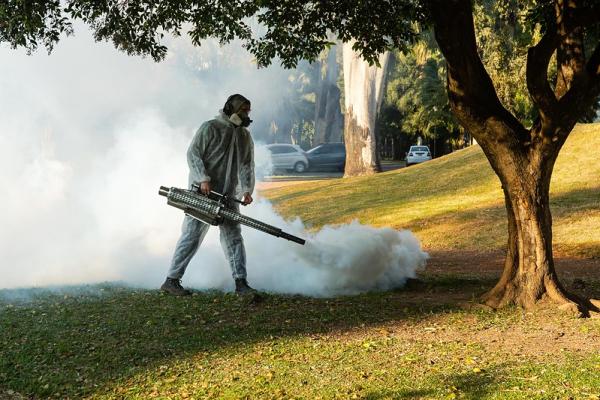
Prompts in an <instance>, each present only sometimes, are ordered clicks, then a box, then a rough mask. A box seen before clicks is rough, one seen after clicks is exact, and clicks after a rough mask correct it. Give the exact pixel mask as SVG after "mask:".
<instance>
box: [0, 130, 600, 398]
mask: <svg viewBox="0 0 600 400" xmlns="http://www.w3.org/2000/svg"><path fill="white" fill-rule="evenodd" d="M599 133H600V126H599V125H580V126H578V127H577V129H576V130H575V132H574V133H573V135H572V137H571V138H570V139H569V141H568V142H567V144H566V146H565V149H564V150H563V153H562V156H561V158H560V159H559V160H558V163H557V166H556V172H555V174H554V181H553V185H552V206H553V212H554V217H555V225H554V232H555V248H557V249H559V251H561V252H563V253H565V254H571V255H578V256H595V257H597V256H598V254H599V252H600V250H599V247H600V233H599V231H600V229H599V226H600V201H598V200H599V198H600V163H599V162H597V161H596V160H595V156H594V151H593V150H594V149H595V148H597V147H598V146H599V145H600V135H599ZM264 194H266V195H267V196H268V197H269V198H271V199H273V200H274V201H275V202H276V204H277V207H278V208H279V209H280V210H281V211H282V212H283V213H285V214H286V215H288V216H290V217H291V216H295V215H300V216H301V217H302V218H304V219H305V220H306V221H308V222H309V223H310V224H312V226H313V228H317V227H319V226H321V225H323V224H328V223H343V222H348V221H350V220H352V219H359V220H360V221H362V222H364V223H369V224H374V225H379V226H383V225H391V226H394V227H397V228H408V229H411V230H413V231H414V232H415V233H416V234H417V235H418V236H419V237H420V239H421V240H422V242H423V243H424V245H425V247H426V248H427V249H428V250H450V251H451V250H454V249H469V250H473V251H476V252H481V251H485V250H494V249H500V248H502V245H503V242H504V240H505V239H504V235H505V233H504V229H505V228H504V224H505V222H504V209H503V204H502V201H501V192H500V188H499V183H498V180H497V178H496V177H495V176H494V175H493V174H492V172H491V170H490V168H489V166H488V164H487V161H486V160H485V158H484V157H483V155H482V154H481V151H480V150H479V149H478V148H477V147H473V148H470V149H466V150H463V151H459V152H456V153H454V154H452V155H450V156H447V157H444V158H440V159H436V160H433V161H431V162H428V163H426V164H423V165H419V166H414V167H410V168H407V169H402V170H399V171H392V172H388V173H384V174H379V175H377V176H374V177H369V178H353V179H343V180H342V179H340V180H329V181H327V182H318V181H315V182H309V183H299V184H294V185H292V186H288V187H283V188H279V189H273V190H268V191H266V192H265V193H264ZM452 262H454V263H455V262H457V261H452ZM462 262H464V261H462ZM444 265H445V264H444V263H443V262H439V263H438V265H437V270H436V271H437V272H433V271H434V268H432V269H431V271H427V270H426V271H425V272H424V273H423V274H422V275H421V278H422V279H423V282H422V283H421V284H417V285H416V286H411V287H408V288H405V289H402V290H398V291H389V292H384V293H367V294H362V295H358V296H347V297H339V298H332V299H313V298H306V297H301V296H280V295H267V296H266V299H265V301H264V302H262V303H259V304H254V305H253V304H249V303H248V302H247V301H246V300H244V299H240V298H237V297H235V296H234V295H231V294H224V293H220V292H201V293H195V294H194V296H192V297H188V298H175V297H170V296H165V295H163V294H161V293H159V292H158V290H136V289H131V288H124V287H119V286H114V285H99V286H91V287H82V288H77V287H75V288H67V289H62V290H59V291H56V290H55V291H46V290H33V289H29V290H27V289H24V290H19V291H11V290H0V399H3V400H4V399H25V398H33V399H46V398H54V399H80V398H86V399H154V398H157V399H244V398H247V399H293V398H298V399H311V400H312V399H318V398H322V399H353V398H357V399H473V400H479V399H527V400H532V399H596V400H598V399H600V351H599V349H600V319H598V318H597V319H575V318H572V317H570V316H568V315H565V314H562V313H561V312H559V311H556V310H555V309H553V308H547V309H546V308H540V309H539V310H537V311H536V312H535V313H529V312H528V313H525V312H523V311H522V310H520V309H516V308H508V309H503V310H501V311H497V312H493V311H490V310H486V309H484V308H481V307H480V306H478V305H477V303H476V299H477V298H478V296H479V295H480V294H481V293H482V292H484V291H485V290H487V289H489V288H490V287H491V286H492V285H493V283H494V281H495V280H496V279H497V276H493V275H494V274H490V273H489V272H487V273H486V272H485V271H483V270H482V271H481V272H478V269H477V266H476V268H472V266H470V267H471V268H466V267H465V271H466V272H467V273H466V274H462V273H460V274H459V273H458V272H462V270H460V269H456V268H455V267H456V266H455V265H453V268H454V269H453V271H455V272H447V271H446V272H445V271H444ZM457 271H458V272H457ZM596 276H597V275H596ZM575 277H576V276H570V277H569V279H566V280H565V282H566V283H567V284H570V282H571V279H572V278H575ZM585 279H586V282H585V283H586V288H585V290H586V293H587V294H598V293H600V280H599V279H596V278H594V275H593V274H588V275H586V278H585Z"/></svg>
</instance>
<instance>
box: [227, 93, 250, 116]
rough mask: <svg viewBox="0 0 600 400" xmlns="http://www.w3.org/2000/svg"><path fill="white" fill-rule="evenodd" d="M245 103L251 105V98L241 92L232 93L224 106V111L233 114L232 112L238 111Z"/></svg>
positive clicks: (229, 114) (228, 114)
mask: <svg viewBox="0 0 600 400" xmlns="http://www.w3.org/2000/svg"><path fill="white" fill-rule="evenodd" d="M244 104H248V105H250V100H248V99H247V98H245V97H244V96H242V95H241V94H232V95H231V96H229V98H228V99H227V101H226V102H225V105H224V106H223V113H224V114H225V115H227V116H231V114H234V113H237V112H238V111H239V110H240V108H241V107H242V106H243V105H244Z"/></svg>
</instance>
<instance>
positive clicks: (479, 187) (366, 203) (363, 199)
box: [261, 124, 600, 257]
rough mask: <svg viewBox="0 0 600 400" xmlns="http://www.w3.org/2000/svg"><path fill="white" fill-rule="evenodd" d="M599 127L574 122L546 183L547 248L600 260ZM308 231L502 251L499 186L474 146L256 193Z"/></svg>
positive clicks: (437, 247) (503, 230)
mask: <svg viewBox="0 0 600 400" xmlns="http://www.w3.org/2000/svg"><path fill="white" fill-rule="evenodd" d="M598 148H600V124H580V125H578V126H577V127H576V128H575V130H574V131H573V133H572V134H571V136H570V137H569V139H568V140H567V142H566V144H565V146H564V148H563V149H562V151H561V154H560V156H559V158H558V160H557V162H556V166H555V170H554V175H553V179H552V185H551V208H552V212H553V217H554V246H555V250H557V251H558V252H559V253H561V254H562V255H569V256H583V257H600V161H599V160H598V156H597V151H595V149H598ZM261 193H262V194H263V195H264V196H266V197H267V198H269V199H271V200H272V201H273V202H274V204H275V205H276V207H277V209H278V210H279V211H280V212H281V213H282V214H284V215H287V216H290V217H292V216H299V217H300V218H302V219H303V220H304V221H306V223H307V224H309V226H312V227H313V228H318V227H319V226H322V225H325V224H340V223H346V222H349V221H351V220H353V219H358V220H359V221H360V222H362V223H365V224H371V225H375V226H392V227H395V228H398V229H410V230H411V231H413V232H414V233H415V234H416V235H417V237H419V239H420V240H421V242H422V244H423V246H424V247H425V248H426V249H427V250H455V249H465V250H473V251H487V250H498V249H502V248H503V247H504V245H505V241H506V214H505V209H504V198H503V195H502V190H501V187H500V181H499V180H498V178H497V177H496V176H495V174H494V173H493V171H492V169H491V168H490V166H489V164H488V162H487V159H486V158H485V156H484V154H483V152H482V151H481V148H480V147H479V146H473V147H470V148H467V149H464V150H461V151H457V152H455V153H452V154H450V155H448V156H445V157H441V158H438V159H435V160H432V161H430V162H427V163H424V164H421V165H416V166H414V167H410V168H406V169H400V170H395V171H390V172H386V173H382V174H378V175H376V176H369V177H357V178H347V179H335V180H327V181H316V182H306V183H301V184H295V185H289V186H285V187H280V188H274V189H267V190H263V191H262V192H261Z"/></svg>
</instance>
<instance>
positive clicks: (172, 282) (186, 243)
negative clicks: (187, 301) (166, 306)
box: [161, 215, 210, 295]
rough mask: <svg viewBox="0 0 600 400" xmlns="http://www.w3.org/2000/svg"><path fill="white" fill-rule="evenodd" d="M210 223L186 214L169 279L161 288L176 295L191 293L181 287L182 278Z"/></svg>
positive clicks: (168, 275) (168, 274)
mask: <svg viewBox="0 0 600 400" xmlns="http://www.w3.org/2000/svg"><path fill="white" fill-rule="evenodd" d="M208 228H210V225H208V224H205V223H203V222H200V221H198V220H196V219H194V218H192V217H189V216H187V215H186V216H185V218H184V219H183V225H182V227H181V236H180V237H179V240H178V241H177V245H176V246H175V252H174V254H173V259H172V260H171V267H170V268H169V272H168V273H167V280H166V281H165V283H164V284H163V285H162V287H161V289H162V290H164V291H167V292H169V293H172V294H175V295H186V294H190V292H189V291H187V290H185V289H184V288H183V287H181V282H180V281H181V278H182V277H183V274H184V273H185V270H186V269H187V266H188V264H189V263H190V261H191V260H192V257H194V254H196V252H197V251H198V248H199V247H200V243H202V240H204V236H206V233H207V232H208Z"/></svg>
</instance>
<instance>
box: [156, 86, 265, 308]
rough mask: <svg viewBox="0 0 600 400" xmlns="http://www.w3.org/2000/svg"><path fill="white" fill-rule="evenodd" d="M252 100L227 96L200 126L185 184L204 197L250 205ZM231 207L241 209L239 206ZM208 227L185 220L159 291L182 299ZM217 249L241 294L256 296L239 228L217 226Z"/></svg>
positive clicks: (227, 224)
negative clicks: (217, 196)
mask: <svg viewBox="0 0 600 400" xmlns="http://www.w3.org/2000/svg"><path fill="white" fill-rule="evenodd" d="M249 113H250V100H248V99H247V98H245V97H244V96H242V95H240V94H234V95H232V96H230V97H229V98H228V99H227V101H226V102H225V105H224V106H223V109H222V110H220V112H219V115H217V116H216V117H215V118H214V119H211V120H210V121H207V122H205V123H203V124H202V126H200V128H199V129H198V131H197V132H196V134H195V135H194V138H193V140H192V143H191V144H190V147H189V149H188V152H187V160H188V165H189V167H190V175H189V182H188V183H189V186H190V188H192V185H197V186H198V187H199V188H200V189H199V190H200V191H201V192H202V193H204V194H209V193H210V192H211V190H212V191H216V192H218V193H222V194H225V195H227V196H228V197H237V198H239V197H240V196H241V200H242V204H243V205H248V204H250V203H252V192H253V191H254V143H253V141H252V137H251V136H250V132H249V131H248V129H247V127H248V126H249V125H250V123H251V122H252V120H251V119H250V117H249ZM229 206H230V207H231V208H233V209H235V210H236V211H239V206H238V204H237V203H233V202H232V203H231V204H229ZM209 227H210V225H208V224H205V223H203V222H200V221H198V220H196V219H194V218H192V217H190V216H187V215H186V216H185V218H184V220H183V226H182V229H181V237H180V238H179V240H178V242H177V245H176V247H175V252H174V254H173V259H172V261H171V266H170V268H169V271H168V273H167V279H166V280H165V283H163V284H162V286H161V290H162V291H165V292H167V293H170V294H173V295H177V296H185V295H189V294H191V292H190V291H189V290H187V289H184V288H183V287H182V286H181V278H182V277H183V274H184V273H185V270H186V268H187V266H188V264H189V262H190V261H191V259H192V257H193V256H194V254H196V251H197V250H198V248H199V247H200V244H201V243H202V240H203V239H204V236H205V235H206V233H207V232H208V229H209ZM219 229H220V235H221V237H220V239H221V245H222V247H223V252H224V253H225V257H226V258H227V261H228V262H229V265H230V267H231V272H232V275H233V279H234V280H235V291H236V293H239V294H245V293H255V290H254V289H252V288H251V287H250V286H248V282H247V280H246V250H245V248H244V240H243V239H242V234H241V228H240V224H239V223H236V222H232V221H227V220H226V221H224V222H223V223H222V224H221V225H219Z"/></svg>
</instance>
